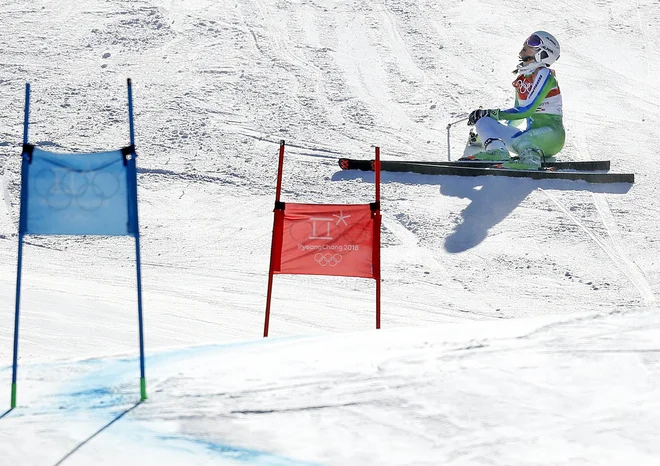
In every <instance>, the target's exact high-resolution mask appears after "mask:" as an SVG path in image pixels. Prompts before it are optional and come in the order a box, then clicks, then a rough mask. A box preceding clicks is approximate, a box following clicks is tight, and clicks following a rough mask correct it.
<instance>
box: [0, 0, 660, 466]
mask: <svg viewBox="0 0 660 466" xmlns="http://www.w3.org/2000/svg"><path fill="white" fill-rule="evenodd" d="M537 29H544V30H547V31H550V32H552V33H553V34H555V35H556V37H557V38H558V39H559V41H560V42H561V44H562V56H561V59H560V60H559V61H558V62H557V64H556V65H555V66H554V68H555V69H556V72H557V76H558V79H559V83H560V86H561V90H562V95H563V98H564V112H565V125H566V128H567V144H566V147H565V149H564V151H563V152H562V153H561V154H560V156H559V157H558V159H559V160H601V159H609V160H611V162H612V171H613V172H632V173H635V175H636V182H635V184H634V185H629V184H612V185H592V184H588V183H583V182H568V181H566V182H558V181H532V180H524V179H505V178H488V177H479V178H464V177H449V176H422V175H414V174H402V173H383V177H382V178H383V185H382V213H383V227H382V276H383V281H382V285H383V289H382V313H383V316H382V329H381V330H378V331H377V330H375V303H374V300H375V285H374V281H373V280H365V279H354V278H336V277H310V276H287V275H279V276H276V277H275V279H274V288H273V304H272V316H271V326H270V337H269V338H267V339H263V338H262V332H263V321H264V310H265V304H266V290H267V281H268V263H269V256H270V241H271V233H272V225H273V214H272V211H273V202H274V199H275V184H276V173H277V153H278V141H279V140H280V139H285V140H286V142H287V152H286V154H287V156H286V160H285V166H284V186H283V193H282V200H283V201H285V202H286V201H289V202H309V203H367V202H371V201H373V197H374V177H373V174H372V173H366V172H342V171H341V170H340V169H339V167H338V165H337V158H338V157H341V156H348V157H353V158H373V151H374V146H380V147H381V150H382V158H383V159H384V160H446V158H447V140H446V126H447V124H448V123H449V122H451V121H454V120H456V119H458V118H460V117H461V116H462V115H463V114H465V112H467V111H469V110H471V109H474V108H477V107H479V106H484V107H485V108H490V107H499V108H504V107H506V106H509V105H511V104H512V101H513V88H512V86H511V81H512V80H513V77H514V76H513V75H512V74H511V70H512V69H514V67H515V65H516V63H517V54H518V51H519V50H520V48H521V46H522V42H523V40H524V39H525V38H526V37H527V35H529V34H530V33H531V32H533V31H534V30H537ZM0 50H2V53H1V55H0V84H1V87H0V109H1V110H0V155H1V163H2V165H1V166H2V188H3V189H2V192H3V197H4V202H0V316H1V318H0V357H1V360H0V391H2V390H6V393H4V394H2V393H0V395H1V396H0V399H1V400H3V402H2V403H0V464H1V465H21V466H22V465H47V466H53V465H60V464H63V465H66V466H74V465H141V466H147V465H216V464H223V465H224V464H239V465H240V464H247V465H252V464H260V465H265V464H271V465H300V464H315V465H317V464H318V465H371V464H378V465H526V466H528V465H565V464H570V465H657V464H660V433H658V426H660V379H659V377H660V316H659V315H658V305H657V302H656V296H657V295H658V292H659V291H660V288H659V287H660V285H659V276H660V264H659V263H658V261H659V252H660V243H659V242H658V241H659V238H658V216H659V213H660V196H659V195H658V185H659V184H660V180H659V175H660V168H658V167H659V164H658V160H659V159H658V151H657V147H658V137H659V136H660V132H659V130H658V124H659V122H660V118H659V116H658V103H659V102H660V90H659V88H658V76H659V75H660V61H659V60H658V59H657V54H658V50H660V3H658V2H657V0H628V1H623V0H621V1H618V0H599V1H595V0H586V1H585V2H576V1H565V0H557V1H554V2H518V1H513V0H464V1H456V0H439V1H431V0H380V1H366V0H344V1H333V0H232V1H229V0H178V1H174V0H170V1H168V0H162V1H159V0H145V1H140V0H133V1H120V0H86V1H74V0H60V1H54V0H34V1H30V2H27V1H25V0H4V1H1V2H0ZM128 77H130V78H132V80H133V97H134V106H135V125H136V146H137V152H138V155H139V157H138V167H139V175H138V176H139V180H138V183H139V188H138V196H139V209H140V210H139V213H140V225H141V233H142V236H141V243H142V250H141V251H142V260H143V292H144V323H145V339H146V355H147V360H146V375H147V392H148V396H149V398H148V400H147V401H145V402H144V403H139V400H140V393H139V365H138V339H137V307H136V302H137V301H136V289H135V281H136V279H135V262H134V242H133V240H132V239H131V238H100V237H32V236H30V237H27V238H26V244H25V248H24V261H23V266H24V269H23V288H22V290H23V293H22V305H21V322H20V345H19V356H20V360H19V368H18V406H17V408H16V409H14V410H9V406H10V403H9V402H10V385H11V372H12V370H11V358H12V341H13V331H14V326H13V320H14V295H15V283H16V261H17V226H16V222H17V220H18V209H19V188H20V144H21V142H22V131H23V127H22V123H23V104H24V88H25V83H26V82H30V83H31V86H32V102H31V103H32V108H31V126H30V142H32V143H35V144H37V145H38V146H40V147H43V148H45V149H47V150H51V151H55V152H57V151H61V152H67V151H77V152H85V151H91V150H110V149H117V148H119V147H122V146H125V145H127V144H128V120H127V99H126V84H125V83H126V78H128ZM467 130H468V128H467V126H465V124H463V123H462V124H459V125H456V127H455V128H454V129H453V130H452V139H451V141H452V152H453V154H454V157H456V156H458V154H459V153H460V151H461V150H462V146H463V143H464V141H465V140H466V137H467ZM3 406H4V407H3Z"/></svg>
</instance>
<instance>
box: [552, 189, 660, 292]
mask: <svg viewBox="0 0 660 466" xmlns="http://www.w3.org/2000/svg"><path fill="white" fill-rule="evenodd" d="M539 189H540V190H541V191H542V192H543V193H544V194H545V195H546V196H548V198H549V199H550V200H551V201H552V202H554V203H555V205H557V207H559V208H560V209H561V210H562V212H564V214H566V216H567V217H568V218H570V219H571V220H572V221H573V222H574V223H575V224H576V225H577V226H579V227H580V228H581V229H582V230H583V231H584V232H585V233H586V234H587V235H589V237H590V238H591V239H593V240H594V242H595V243H596V244H598V246H600V248H601V249H602V250H603V251H604V252H605V253H606V254H607V255H608V256H609V258H610V259H611V260H612V262H613V263H614V265H616V266H617V267H618V268H619V270H621V272H622V273H623V274H624V275H625V276H626V277H627V278H628V280H630V283H632V284H633V286H634V287H635V288H636V289H637V290H638V291H639V294H640V296H641V297H642V299H643V300H644V301H645V302H646V303H647V304H650V303H653V302H655V297H654V295H653V291H652V289H651V285H650V284H649V283H648V281H647V280H646V278H645V277H644V274H643V272H642V271H641V270H639V267H637V266H636V265H635V264H634V263H633V262H632V261H631V260H630V259H629V258H628V257H627V256H625V255H624V253H623V252H622V250H621V248H620V247H619V246H618V242H617V240H616V239H615V237H614V235H613V232H614V231H616V222H615V220H614V217H613V216H612V212H611V211H610V209H609V205H608V204H607V201H606V200H605V199H603V198H602V195H599V194H596V193H592V196H593V199H594V204H595V205H596V209H597V210H598V214H599V215H600V218H601V220H602V221H603V224H604V225H605V228H606V230H607V233H608V236H609V238H610V241H611V242H612V244H611V245H608V244H607V243H605V242H604V241H603V240H601V239H600V238H599V237H598V236H596V235H595V234H594V233H593V232H592V231H591V230H590V229H589V228H587V227H586V226H585V225H584V223H582V222H581V221H580V220H579V219H578V218H577V217H575V215H573V214H572V213H571V212H570V210H569V209H568V208H567V207H566V206H565V205H564V204H563V203H562V202H561V201H560V200H559V199H558V198H557V196H556V195H554V194H552V193H550V192H549V191H547V190H545V189H542V188H539Z"/></svg>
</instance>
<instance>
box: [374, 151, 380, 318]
mask: <svg viewBox="0 0 660 466" xmlns="http://www.w3.org/2000/svg"><path fill="white" fill-rule="evenodd" d="M374 172H375V174H376V212H375V214H374V246H373V260H372V262H373V264H374V278H375V279H376V329H380V223H381V215H380V147H376V164H375V166H374Z"/></svg>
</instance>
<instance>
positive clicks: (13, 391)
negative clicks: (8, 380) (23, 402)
mask: <svg viewBox="0 0 660 466" xmlns="http://www.w3.org/2000/svg"><path fill="white" fill-rule="evenodd" d="M15 407H16V384H15V383H12V384H11V409H14V408H15Z"/></svg>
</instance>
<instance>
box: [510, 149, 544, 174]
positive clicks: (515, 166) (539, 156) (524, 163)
mask: <svg viewBox="0 0 660 466" xmlns="http://www.w3.org/2000/svg"><path fill="white" fill-rule="evenodd" d="M541 160H543V151H542V150H540V149H535V148H533V147H529V148H527V149H524V150H523V151H522V152H521V153H520V157H519V158H518V160H511V161H509V162H506V163H503V164H502V168H509V169H512V170H538V169H540V168H541Z"/></svg>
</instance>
